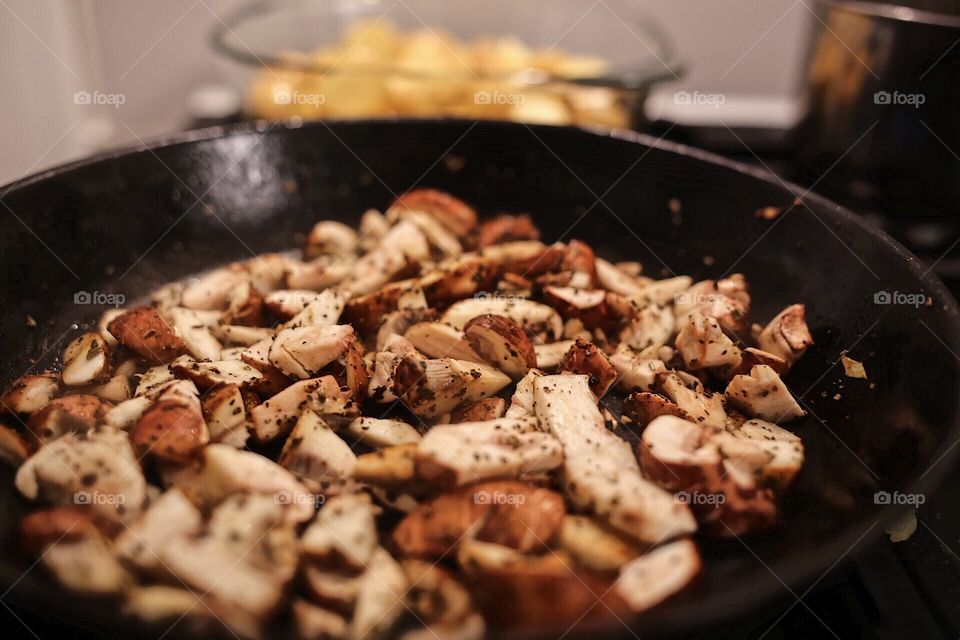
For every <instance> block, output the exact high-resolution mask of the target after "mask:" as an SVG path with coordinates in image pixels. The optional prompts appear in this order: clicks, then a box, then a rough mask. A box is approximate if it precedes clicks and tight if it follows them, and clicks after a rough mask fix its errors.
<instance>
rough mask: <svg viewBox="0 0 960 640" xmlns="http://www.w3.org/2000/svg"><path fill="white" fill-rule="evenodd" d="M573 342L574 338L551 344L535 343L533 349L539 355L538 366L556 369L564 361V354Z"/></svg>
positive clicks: (539, 367)
mask: <svg viewBox="0 0 960 640" xmlns="http://www.w3.org/2000/svg"><path fill="white" fill-rule="evenodd" d="M573 343H574V341H573V340H561V341H560V342H551V343H549V344H535V345H533V351H534V353H535V354H536V356H537V368H538V369H555V368H557V367H559V366H560V363H561V362H562V361H563V356H565V355H567V352H568V351H570V347H572V346H573Z"/></svg>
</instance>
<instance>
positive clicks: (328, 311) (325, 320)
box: [280, 289, 347, 329]
mask: <svg viewBox="0 0 960 640" xmlns="http://www.w3.org/2000/svg"><path fill="white" fill-rule="evenodd" d="M346 303H347V296H346V294H345V293H344V292H342V291H339V290H337V289H326V290H324V291H321V292H320V293H319V294H318V297H317V298H316V299H315V300H313V301H311V302H308V303H307V306H305V307H304V308H303V311H301V312H300V313H298V314H297V315H295V316H293V318H291V319H290V320H289V321H288V322H286V323H285V324H282V325H280V328H281V329H295V328H297V327H319V326H327V325H334V324H337V321H339V320H340V314H342V313H343V307H344V305H346Z"/></svg>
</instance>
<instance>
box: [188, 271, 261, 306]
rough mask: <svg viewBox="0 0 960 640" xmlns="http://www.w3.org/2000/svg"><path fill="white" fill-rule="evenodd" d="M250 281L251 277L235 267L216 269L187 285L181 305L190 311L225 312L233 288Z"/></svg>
mask: <svg viewBox="0 0 960 640" xmlns="http://www.w3.org/2000/svg"><path fill="white" fill-rule="evenodd" d="M248 279H249V275H248V274H247V273H246V272H245V271H244V270H243V269H241V268H238V267H237V266H235V265H228V266H226V267H221V268H219V269H214V270H213V271H210V272H209V273H207V274H205V275H203V276H200V278H198V279H196V280H194V281H191V282H189V283H187V285H186V286H185V287H184V288H183V292H182V294H181V302H180V304H181V305H183V306H184V307H186V308H188V309H200V310H218V311H219V310H223V309H225V308H226V307H227V302H228V300H229V298H230V292H231V291H232V290H233V288H234V287H236V286H238V285H240V284H241V283H243V282H246V281H247V280H248Z"/></svg>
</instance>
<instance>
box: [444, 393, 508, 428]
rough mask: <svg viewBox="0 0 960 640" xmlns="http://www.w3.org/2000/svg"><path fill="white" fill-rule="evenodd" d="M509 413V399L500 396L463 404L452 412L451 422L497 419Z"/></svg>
mask: <svg viewBox="0 0 960 640" xmlns="http://www.w3.org/2000/svg"><path fill="white" fill-rule="evenodd" d="M506 413H507V401H506V400H504V399H503V398H500V397H498V396H493V397H492V398H483V399H482V400H476V401H474V402H471V403H469V404H465V405H461V406H459V407H457V408H456V409H454V411H453V413H451V414H450V424H459V423H463V422H482V421H484V420H496V419H497V418H502V417H503V416H504V415H505V414H506Z"/></svg>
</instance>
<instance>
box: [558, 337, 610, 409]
mask: <svg viewBox="0 0 960 640" xmlns="http://www.w3.org/2000/svg"><path fill="white" fill-rule="evenodd" d="M560 371H561V372H569V373H575V374H583V375H586V376H588V379H589V381H590V390H591V391H593V395H595V396H596V397H597V398H598V399H599V398H602V397H603V396H605V395H606V394H607V391H609V390H610V387H612V386H613V385H614V383H615V382H616V381H617V378H618V377H619V376H620V374H619V373H617V370H616V369H615V368H614V366H613V365H612V364H610V361H609V360H608V359H607V356H606V355H604V353H603V352H602V351H600V349H598V348H597V345H595V344H593V343H592V342H586V341H585V340H583V339H581V338H577V339H576V340H575V341H574V343H573V346H572V347H570V350H569V351H567V353H566V354H565V355H564V356H563V360H562V361H561V362H560Z"/></svg>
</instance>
